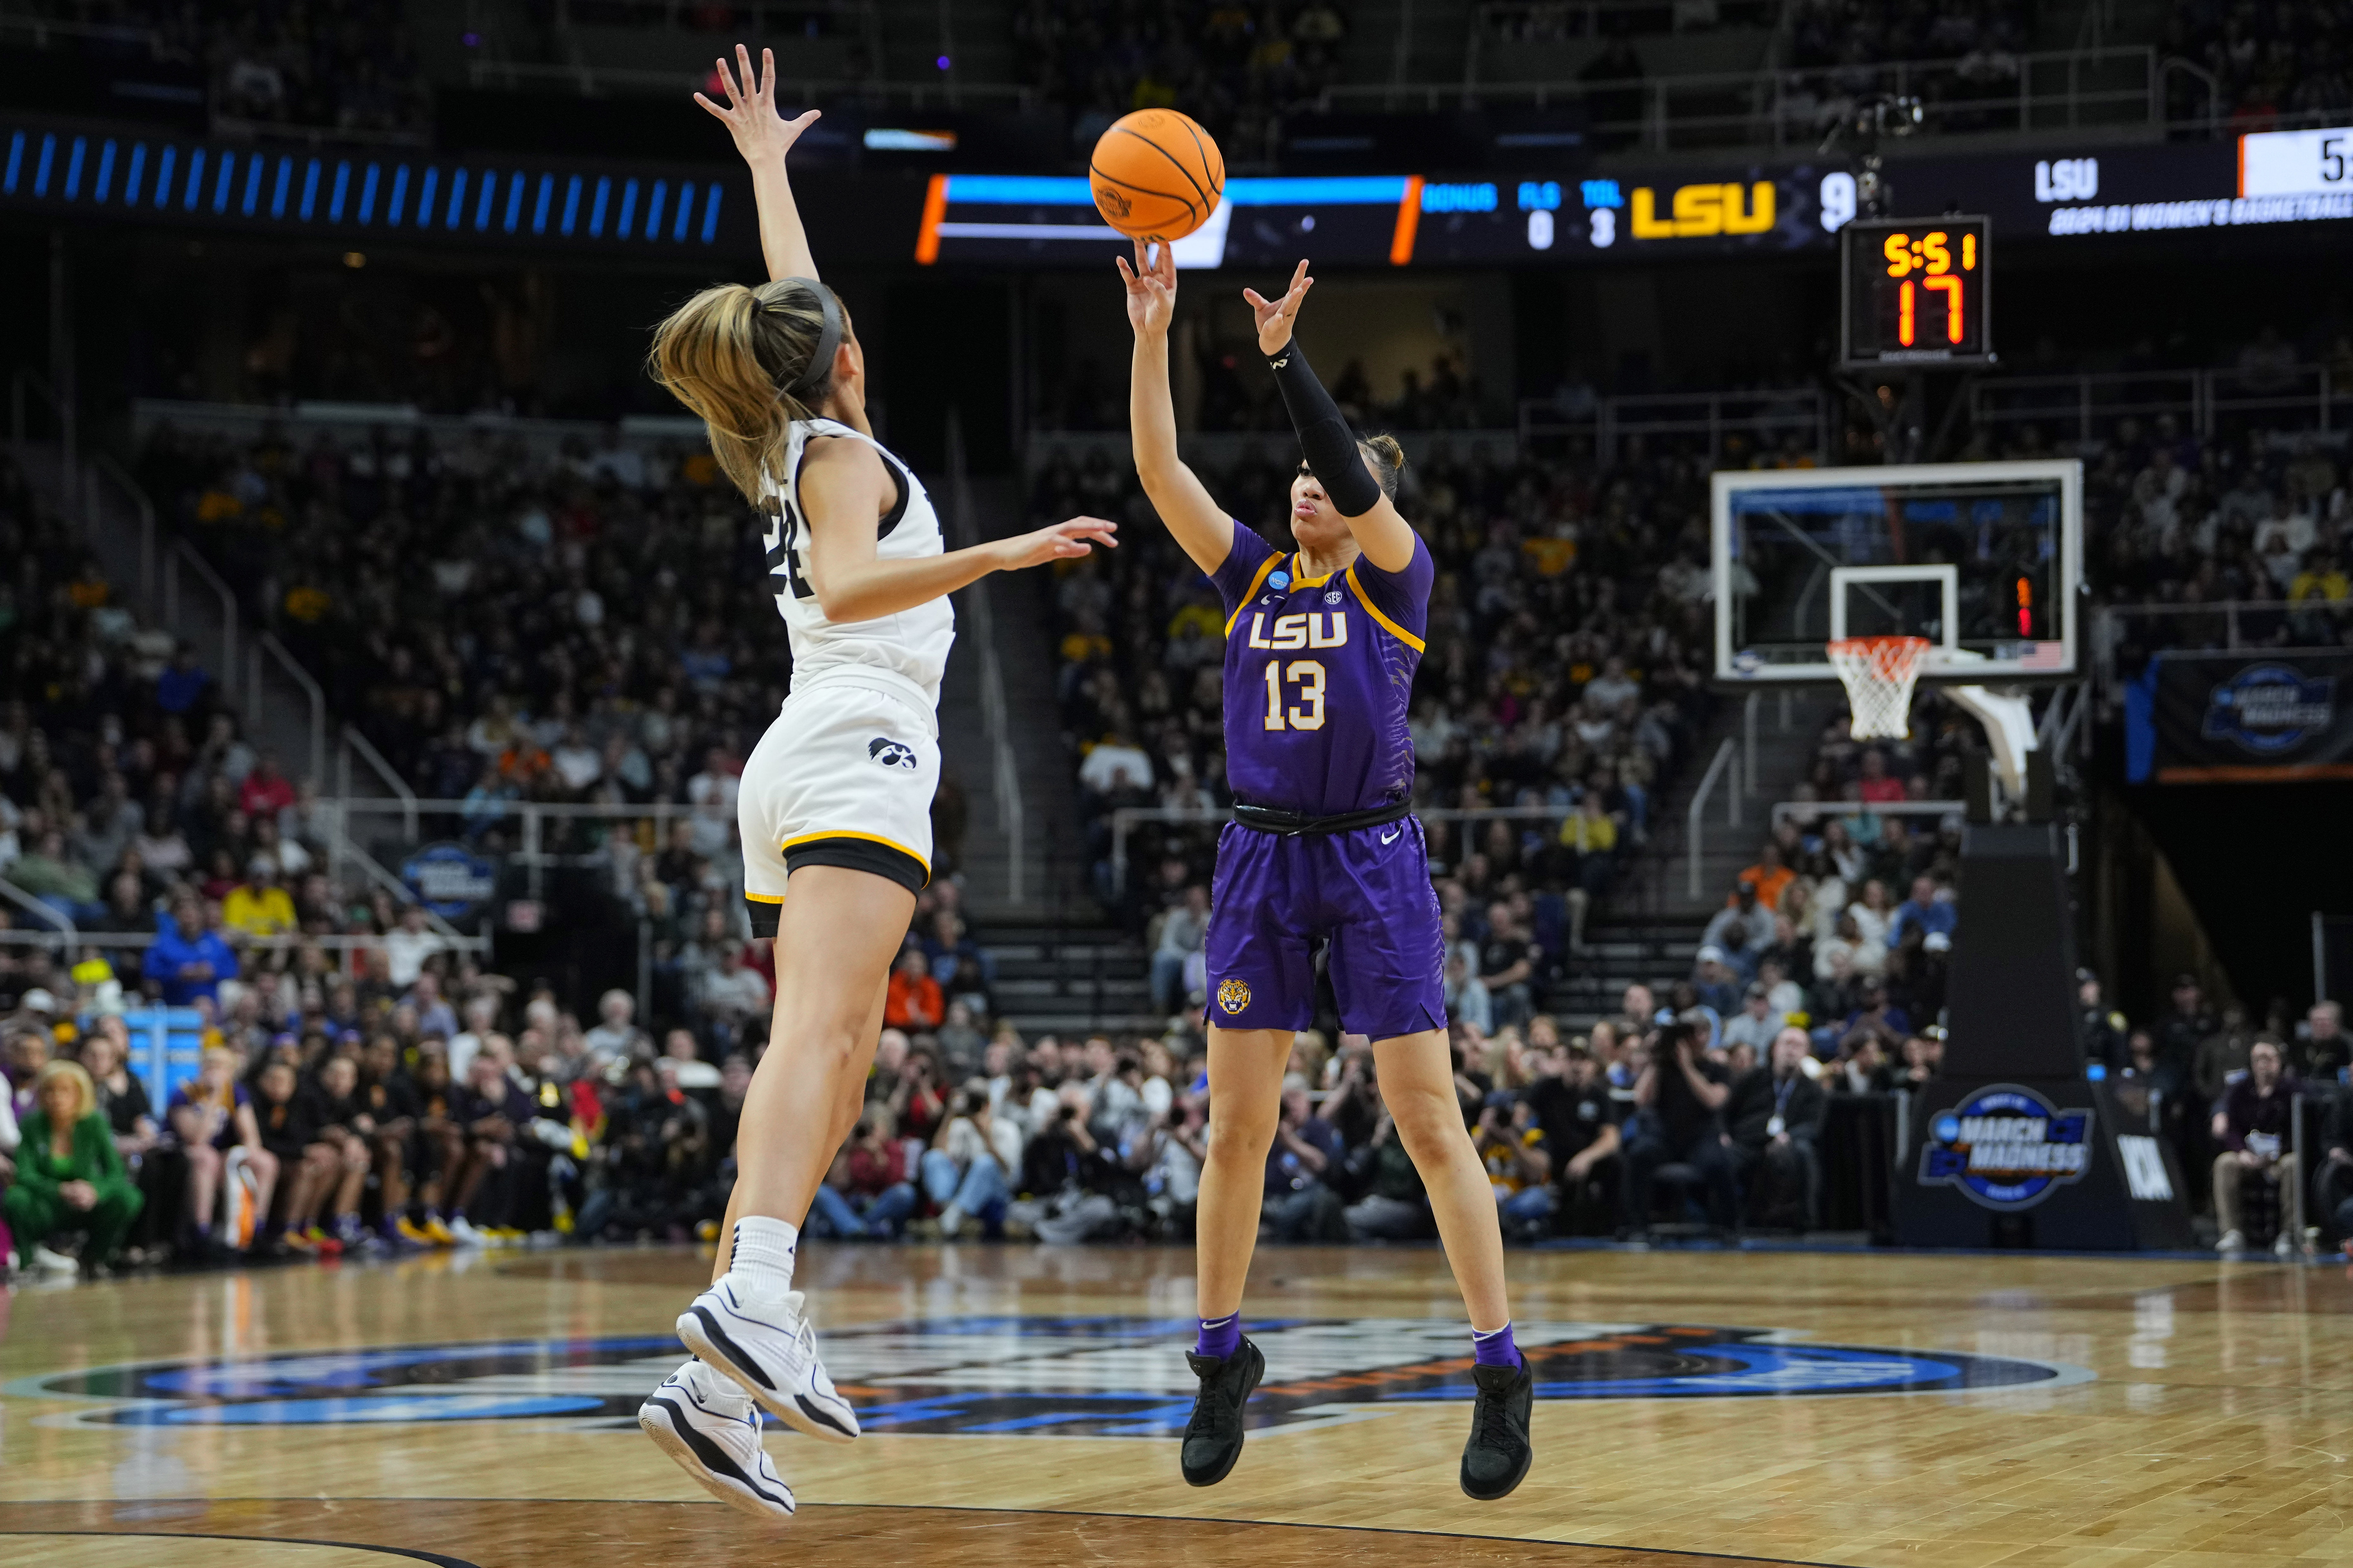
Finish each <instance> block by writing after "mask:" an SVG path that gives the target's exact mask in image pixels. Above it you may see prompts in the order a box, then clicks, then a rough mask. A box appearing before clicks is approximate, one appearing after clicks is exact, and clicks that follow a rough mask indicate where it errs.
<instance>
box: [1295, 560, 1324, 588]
mask: <svg viewBox="0 0 2353 1568" xmlns="http://www.w3.org/2000/svg"><path fill="white" fill-rule="evenodd" d="M1289 560H1290V562H1291V564H1292V573H1291V578H1292V582H1291V585H1292V586H1293V587H1294V588H1321V587H1322V586H1323V585H1324V584H1326V583H1329V582H1330V581H1331V580H1332V574H1331V573H1329V572H1326V573H1324V575H1322V576H1321V577H1302V576H1301V575H1300V574H1299V571H1298V567H1299V557H1298V556H1296V555H1293V556H1291V557H1289Z"/></svg>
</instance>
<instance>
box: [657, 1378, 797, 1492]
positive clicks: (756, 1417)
mask: <svg viewBox="0 0 2353 1568" xmlns="http://www.w3.org/2000/svg"><path fill="white" fill-rule="evenodd" d="M701 1364H702V1363H699V1362H691V1361H690V1362H688V1363H686V1364H685V1365H684V1366H682V1367H680V1368H679V1369H678V1370H677V1371H676V1372H674V1373H670V1375H669V1376H668V1377H666V1378H664V1379H662V1384H661V1386H660V1387H659V1388H657V1389H655V1390H654V1391H653V1393H652V1394H650V1395H649V1396H648V1398H647V1400H646V1402H645V1404H643V1405H639V1406H638V1427H639V1428H640V1429H641V1430H643V1431H644V1433H645V1435H646V1436H649V1437H651V1438H652V1439H653V1440H654V1445H655V1447H659V1449H661V1451H662V1452H663V1453H665V1454H668V1455H669V1456H670V1458H672V1459H675V1460H676V1461H677V1462H678V1468H680V1469H681V1470H684V1471H685V1472H686V1473H687V1474H688V1475H689V1476H691V1477H692V1478H693V1479H694V1483H695V1484H696V1485H697V1486H699V1487H701V1488H702V1489H703V1490H704V1491H707V1492H709V1493H710V1494H711V1495H712V1497H715V1498H717V1499H718V1500H720V1501H722V1502H723V1503H731V1504H733V1506H735V1507H736V1508H739V1509H741V1510H744V1512H745V1513H755V1514H758V1515H759V1516H760V1517H761V1518H763V1519H790V1518H792V1516H793V1489H792V1488H790V1487H788V1486H786V1485H785V1483H784V1481H783V1479H781V1478H780V1477H778V1476H777V1474H776V1466H774V1465H773V1464H770V1463H769V1462H768V1455H767V1450H765V1448H763V1447H760V1407H759V1406H758V1405H755V1404H754V1403H753V1402H752V1401H751V1400H749V1399H746V1398H745V1397H744V1395H742V1394H738V1393H736V1392H735V1388H734V1384H727V1392H726V1393H725V1394H718V1395H711V1394H697V1393H696V1391H695V1384H696V1382H697V1381H698V1378H697V1373H696V1371H695V1369H696V1368H697V1367H698V1366H700V1365H701ZM704 1371H705V1372H707V1373H710V1381H711V1382H714V1383H723V1382H725V1381H726V1380H725V1379H724V1378H723V1376H721V1375H720V1374H719V1373H717V1372H716V1371H714V1370H712V1369H710V1368H705V1369H704Z"/></svg>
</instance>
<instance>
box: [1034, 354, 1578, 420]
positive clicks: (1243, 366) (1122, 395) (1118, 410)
mask: <svg viewBox="0 0 2353 1568" xmlns="http://www.w3.org/2000/svg"><path fill="white" fill-rule="evenodd" d="M1197 368H1198V371H1199V374H1200V396H1199V400H1198V404H1197V405H1196V407H1195V412H1194V421H1193V422H1194V426H1195V427H1196V428H1197V429H1200V430H1260V431H1265V432H1268V433H1269V434H1270V435H1271V434H1274V433H1277V432H1282V431H1287V430H1289V429H1290V428H1291V416H1289V415H1288V414H1286V413H1284V412H1283V407H1282V397H1281V396H1280V395H1278V394H1277V392H1276V391H1275V388H1274V384H1273V382H1272V381H1271V379H1270V378H1268V377H1267V376H1265V375H1262V374H1257V365H1256V356H1255V351H1253V350H1250V349H1246V348H1242V347H1240V346H1239V345H1230V344H1224V343H1217V344H1212V345H1209V346H1208V349H1207V350H1206V352H1204V353H1202V354H1201V356H1200V357H1199V360H1198V366H1197ZM1332 397H1333V401H1334V402H1335V403H1336V404H1337V405H1339V407H1340V410H1341V412H1342V413H1344V414H1345V415H1346V416H1347V417H1348V419H1349V421H1350V422H1351V423H1352V424H1354V425H1356V426H1357V427H1358V428H1359V429H1368V430H1377V429H1396V430H1473V429H1480V428H1483V427H1493V425H1494V424H1495V423H1496V421H1497V418H1498V417H1499V413H1498V411H1496V410H1494V409H1493V408H1491V407H1490V406H1489V401H1488V398H1487V395H1486V393H1485V391H1484V389H1483V388H1482V387H1481V385H1480V384H1479V382H1478V379H1477V378H1476V377H1475V376H1473V375H1472V374H1470V373H1469V371H1468V370H1467V369H1465V367H1464V366H1463V365H1462V364H1461V363H1460V362H1459V361H1458V360H1456V359H1455V357H1454V356H1452V355H1451V354H1444V353H1441V354H1440V355H1439V356H1438V357H1437V358H1435V359H1433V360H1432V361H1431V362H1430V367H1429V369H1428V370H1427V371H1424V370H1421V369H1419V368H1417V367H1414V366H1408V367H1407V368H1406V369H1405V370H1404V371H1403V372H1402V373H1401V374H1400V375H1399V376H1398V393H1397V395H1396V396H1394V397H1388V398H1383V397H1380V396H1378V395H1376V393H1375V392H1374V390H1373V386H1372V382H1371V378H1370V377H1369V376H1367V375H1366V372H1365V364H1364V362H1363V361H1362V360H1358V359H1351V360H1347V361H1345V362H1343V363H1342V364H1341V367H1340V374H1338V375H1337V376H1336V377H1335V378H1334V380H1333V382H1332ZM1587 398H1588V404H1589V402H1590V394H1589V389H1588V393H1587ZM1038 413H1039V419H1040V422H1041V423H1043V424H1045V425H1048V426H1050V427H1052V428H1055V429H1061V430H1119V431H1124V430H1126V428H1127V378H1126V374H1125V373H1124V371H1123V372H1121V373H1120V374H1119V375H1118V376H1117V378H1116V379H1114V378H1113V376H1112V375H1111V374H1107V373H1106V372H1105V371H1104V369H1103V363H1102V362H1101V361H1098V360H1092V359H1082V360H1080V361H1078V362H1077V363H1075V364H1074V365H1072V366H1071V370H1070V373H1069V374H1067V375H1066V376H1063V377H1061V378H1060V379H1059V380H1057V381H1056V382H1055V383H1054V384H1053V386H1052V388H1051V390H1050V394H1049V395H1048V396H1047V397H1046V398H1045V399H1044V400H1043V401H1042V403H1041V405H1040V406H1039V410H1038Z"/></svg>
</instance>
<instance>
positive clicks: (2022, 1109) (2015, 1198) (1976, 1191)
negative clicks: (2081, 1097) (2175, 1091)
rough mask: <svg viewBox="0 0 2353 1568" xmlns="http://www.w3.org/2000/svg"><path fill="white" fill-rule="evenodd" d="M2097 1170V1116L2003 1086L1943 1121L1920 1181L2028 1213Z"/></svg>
mask: <svg viewBox="0 0 2353 1568" xmlns="http://www.w3.org/2000/svg"><path fill="white" fill-rule="evenodd" d="M2091 1168H2092V1113H2091V1112H2090V1111H2088V1110H2060V1109H2059V1108H2058V1107H2056V1106H2054V1105H2052V1103H2051V1102H2050V1101H2049V1100H2045V1099H2043V1098H2042V1096H2041V1095H2039V1094H2037V1093H2035V1092H2034V1091H2033V1090H2032V1089H2022V1088H2021V1087H2020V1086H2018V1085H2016V1084H1999V1085H1996V1086H1995V1087H1994V1088H1992V1089H1986V1090H1984V1091H1983V1092H1981V1093H1979V1094H1977V1095H1974V1096H1972V1097H1971V1098H1970V1099H1968V1100H1964V1101H1962V1102H1961V1103H1960V1104H1959V1105H1957V1106H1955V1107H1954V1108H1953V1109H1952V1110H1947V1111H1946V1112H1944V1113H1943V1114H1942V1115H1940V1116H1938V1117H1937V1118H1936V1121H1935V1123H1934V1124H1933V1125H1932V1126H1930V1128H1929V1129H1928V1142H1927V1144H1926V1146H1925V1147H1924V1148H1922V1149H1921V1151H1920V1184H1921V1185H1922V1186H1924V1187H1939V1186H1947V1187H1958V1188H1960V1190H1961V1194H1962V1195H1963V1196H1965V1197H1967V1198H1968V1199H1969V1200H1970V1201H1971V1202H1972V1203H1977V1204H1982V1205H1984V1206H1986V1207H1987V1208H1989V1209H2022V1208H2031V1207H2032V1206H2033V1205H2036V1204H2039V1203H2041V1202H2042V1200H2043V1199H2045V1198H2047V1197H2049V1196H2050V1195H2051V1194H2052V1193H2053V1192H2055V1191H2056V1190H2058V1189H2059V1188H2060V1187H2062V1186H2064V1185H2067V1184H2071V1183H2074V1182H2080V1181H2082V1180H2083V1179H2084V1173H2085V1172H2087V1171H2089V1170H2090V1169H2091Z"/></svg>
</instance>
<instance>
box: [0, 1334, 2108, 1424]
mask: <svg viewBox="0 0 2353 1568" xmlns="http://www.w3.org/2000/svg"><path fill="white" fill-rule="evenodd" d="M1193 1329H1194V1324H1193V1321H1192V1320H1191V1319H1189V1318H1187V1319H1183V1320H1175V1319H1155V1318H1050V1317H1048V1318H1017V1317H972V1318H945V1319H940V1320H937V1321H927V1322H916V1323H889V1324H876V1325H855V1326H850V1327H847V1328H841V1329H835V1330H831V1331H828V1332H827V1334H826V1336H825V1339H824V1342H823V1350H824V1354H825V1359H826V1364H827V1366H828V1368H829V1369H830V1370H831V1372H832V1373H833V1376H834V1380H835V1382H836V1383H837V1384H839V1386H840V1388H841V1391H842V1393H844V1394H847V1395H848V1396H849V1398H850V1399H851V1400H852V1401H854V1402H855V1403H856V1405H857V1406H858V1419H859V1423H860V1426H862V1427H863V1428H864V1429H865V1430H867V1431H869V1432H914V1433H928V1434H942V1435H967V1436H1097V1437H1174V1436H1177V1435H1178V1434H1180V1433H1181V1432H1182V1431H1183V1430H1184V1427H1185V1422H1186V1418H1187V1416H1188V1415H1190V1414H1191V1412H1192V1407H1193V1394H1194V1390H1195V1387H1196V1384H1195V1383H1194V1379H1193V1376H1192V1374H1191V1373H1189V1372H1188V1371H1187V1369H1186V1365H1185V1358H1184V1356H1183V1354H1182V1353H1181V1352H1182V1351H1183V1350H1184V1349H1185V1348H1186V1346H1187V1344H1189V1343H1190V1342H1191V1340H1192V1337H1193ZM1514 1337H1515V1338H1516V1339H1517V1341H1518V1342H1519V1346H1520V1349H1521V1350H1522V1351H1523V1352H1525V1353H1526V1355H1527V1358H1528V1361H1529V1363H1530V1364H1531V1365H1532V1366H1533V1367H1534V1368H1535V1379H1536V1385H1535V1394H1536V1397H1537V1398H1538V1399H1677V1398H1698V1397H1707V1398H1722V1397H1724V1396H1725V1395H1778V1396H1784V1397H1786V1396H1791V1395H1804V1394H1921V1393H1962V1392H1968V1391H1971V1390H1978V1389H1992V1388H2015V1387H2020V1386H2022V1385H2027V1384H2039V1385H2042V1386H2044V1387H2054V1386H2062V1385H2064V1384H2072V1383H2080V1382H2084V1381H2085V1380H2087V1379H2088V1378H2089V1377H2090V1375H2091V1374H2090V1373H2087V1372H2084V1371H2082V1370H2081V1369H2079V1368H2074V1367H2069V1366H2064V1365H2061V1364H2058V1363H2049V1362H2038V1361H2021V1360H2017V1359H2013V1358H2010V1357H2003V1356H1984V1355H1970V1354H1965V1353H1963V1352H1952V1351H1935V1352H1915V1351H1895V1350H1885V1349H1881V1348H1878V1347H1875V1346H1865V1345H1831V1344H1811V1343H1808V1342H1803V1341H1802V1340H1800V1339H1799V1338H1798V1337H1797V1336H1795V1335H1791V1334H1788V1333H1785V1332H1781V1331H1769V1330H1760V1329H1725V1328H1708V1327H1702V1326H1696V1325H1688V1324H1680V1323H1523V1324H1520V1325H1518V1326H1517V1328H1516V1330H1515V1331H1514ZM1250 1338H1251V1339H1252V1340H1253V1341H1255V1342H1257V1344H1258V1346H1259V1348H1260V1349H1261V1350H1262V1351H1264V1352H1266V1361H1267V1374H1266V1381H1265V1383H1264V1384H1261V1386H1260V1388H1259V1391H1258V1393H1257V1394H1255V1395H1253V1396H1252V1398H1251V1400H1250V1415H1251V1424H1252V1425H1253V1426H1298V1425H1302V1424H1306V1423H1315V1422H1325V1421H1335V1420H1360V1419H1363V1418H1365V1417H1366V1416H1369V1415H1379V1414H1382V1413H1383V1412H1385V1411H1391V1410H1395V1409H1398V1408H1400V1407H1402V1406H1405V1405H1416V1404H1426V1403H1432V1402H1461V1403H1468V1402H1469V1400H1470V1399H1471V1397H1472V1384H1471V1358H1470V1356H1469V1355H1468V1354H1467V1353H1465V1352H1466V1351H1467V1349H1468V1344H1469V1336H1468V1334H1467V1333H1465V1331H1463V1328H1462V1325H1461V1323H1459V1322H1450V1321H1443V1320H1437V1319H1422V1318H1356V1319H1345V1320H1304V1319H1303V1320H1294V1321H1280V1322H1266V1323H1253V1324H1251V1325H1250ZM679 1356H680V1351H679V1345H678V1342H677V1341H676V1340H675V1339H672V1338H671V1337H670V1336H669V1335H667V1334H663V1335H648V1336H645V1337H642V1338H628V1339H578V1340H523V1341H497V1342H483V1343H474V1344H440V1345H411V1346H403V1347H397V1348H392V1349H385V1350H371V1351H351V1352H322V1353H314V1354H308V1355H281V1356H262V1357H256V1358H252V1359H249V1360H248V1359H224V1360H217V1361H180V1362H150V1363H141V1364H136V1365H129V1366H116V1367H101V1368H98V1369H95V1370H92V1371H88V1372H77V1373H57V1374H53V1375H50V1376H46V1377H37V1378H31V1379H27V1380H26V1381H24V1382H22V1383H19V1384H16V1385H15V1386H14V1387H12V1388H10V1389H9V1390H7V1392H9V1393H12V1394H22V1395H26V1396H28V1397H34V1398H44V1399H57V1398H70V1399H86V1400H97V1401H103V1402H105V1408H103V1409H98V1410H92V1411H90V1412H88V1413H86V1414H84V1415H81V1416H80V1417H79V1419H81V1420H83V1421H88V1422H95V1423H100V1424H104V1425H109V1426H180V1427H185V1426H341V1425H351V1424H374V1423H379V1422H416V1421H513V1420H538V1421H559V1422H564V1423H567V1424H575V1425H580V1424H585V1425H590V1426H604V1425H610V1426H616V1427H619V1426H628V1427H630V1428H632V1429H634V1426H635V1418H636V1415H637V1409H638V1405H639V1404H640V1403H641V1402H642V1401H643V1400H644V1399H645V1396H646V1395H647V1394H649V1393H650V1392H651V1391H652V1389H653V1387H654V1385H655V1384H658V1383H659V1382H660V1381H661V1379H662V1378H663V1376H664V1375H665V1374H667V1373H669V1372H670V1371H671V1370H672V1369H673V1368H675V1367H676V1366H677V1365H678V1362H679Z"/></svg>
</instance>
